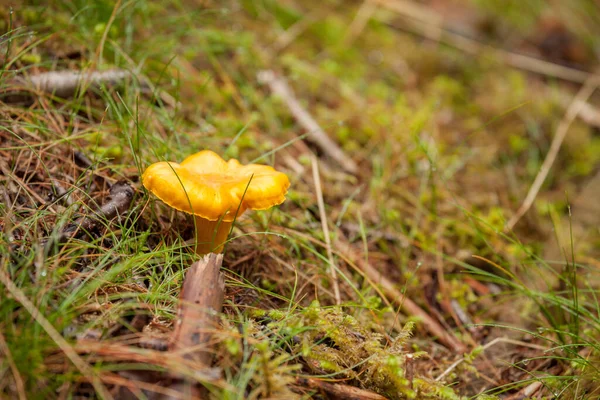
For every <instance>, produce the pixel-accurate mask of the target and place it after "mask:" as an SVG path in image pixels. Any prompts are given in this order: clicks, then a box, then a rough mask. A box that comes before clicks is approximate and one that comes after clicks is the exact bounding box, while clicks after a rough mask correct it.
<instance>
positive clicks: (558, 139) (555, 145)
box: [506, 77, 600, 231]
mask: <svg viewBox="0 0 600 400" xmlns="http://www.w3.org/2000/svg"><path fill="white" fill-rule="evenodd" d="M599 84H600V78H598V77H592V78H590V79H588V80H587V81H586V83H585V84H584V85H583V86H582V87H581V89H580V90H579V92H578V93H577V96H575V98H574V99H573V101H572V102H571V105H570V106H569V108H568V109H567V112H566V113H565V116H564V118H563V119H562V120H561V121H560V124H559V125H558V128H557V130H556V134H555V135H554V138H553V139H552V143H551V144H550V150H548V154H547V155H546V158H545V159H544V162H543V164H542V166H541V168H540V171H539V172H538V174H537V176H536V177H535V180H534V181H533V184H532V185H531V187H530V188H529V192H528V193H527V196H526V197H525V200H523V203H522V204H521V206H520V207H519V209H518V210H517V212H516V213H515V215H513V216H512V217H511V218H510V220H509V221H508V222H507V223H506V230H507V231H510V230H511V229H512V228H514V226H515V225H516V224H517V222H519V220H520V219H521V217H523V215H525V213H526V212H527V211H529V209H530V208H531V206H532V205H533V202H534V201H535V198H536V197H537V194H538V192H539V191H540V188H541V187H542V184H543V183H544V181H545V180H546V177H547V176H548V173H549V172H550V168H552V164H554V160H555V159H556V156H557V155H558V151H559V150H560V147H561V146H562V143H563V140H564V139H565V136H566V135H567V132H568V131H569V127H570V126H571V124H572V123H573V121H574V120H575V118H577V115H578V114H579V112H580V111H581V110H582V109H583V105H584V104H586V101H587V99H588V98H589V97H590V96H591V95H592V94H593V93H594V91H595V90H596V88H597V87H598V85H599Z"/></svg>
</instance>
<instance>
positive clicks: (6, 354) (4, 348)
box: [0, 332, 27, 400]
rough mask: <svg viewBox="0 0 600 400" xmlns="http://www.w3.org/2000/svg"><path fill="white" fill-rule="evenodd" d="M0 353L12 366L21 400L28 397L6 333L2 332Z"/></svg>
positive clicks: (0, 335)
mask: <svg viewBox="0 0 600 400" xmlns="http://www.w3.org/2000/svg"><path fill="white" fill-rule="evenodd" d="M0 354H3V355H4V359H6V362H7V363H8V366H9V367H10V370H11V372H12V374H13V378H14V380H15V386H16V389H17V394H18V396H19V400H25V399H27V395H26V394H25V384H24V383H23V378H22V377H21V374H20V373H19V369H18V368H17V366H16V365H15V361H14V359H13V357H12V355H11V354H10V349H9V348H8V345H7V344H6V340H5V339H4V335H3V334H2V332H0Z"/></svg>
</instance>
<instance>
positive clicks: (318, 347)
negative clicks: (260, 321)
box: [269, 301, 458, 399]
mask: <svg viewBox="0 0 600 400" xmlns="http://www.w3.org/2000/svg"><path fill="white" fill-rule="evenodd" d="M269 316H270V317H272V318H273V319H274V320H277V322H274V323H270V324H269V329H271V330H272V331H273V332H277V333H278V335H279V336H287V337H290V336H289V335H290V334H292V332H293V333H294V334H295V335H296V336H295V337H296V339H295V340H294V341H293V342H294V343H296V344H295V345H293V347H292V353H294V354H298V355H300V356H301V357H302V359H303V360H304V362H305V364H306V366H307V367H308V368H309V369H311V370H313V371H314V372H315V373H319V374H323V373H326V374H335V375H336V377H339V378H346V379H351V380H353V381H355V382H356V384H358V385H359V386H361V387H364V388H367V389H370V390H373V391H375V392H377V393H381V394H383V395H385V396H388V397H389V398H391V399H414V398H433V399H446V398H448V399H450V398H452V397H449V396H450V394H453V393H454V392H453V391H452V390H451V389H446V388H444V387H443V386H442V385H440V384H439V383H435V382H430V381H427V380H425V379H424V378H422V379H420V380H419V381H418V382H419V384H418V385H415V382H416V380H415V381H413V382H411V381H410V380H409V379H408V378H407V376H406V363H407V360H408V359H410V361H412V360H414V359H415V358H417V357H420V356H422V355H423V354H424V353H423V352H417V353H411V352H409V351H408V350H407V349H406V345H407V340H408V338H409V337H410V334H411V331H412V329H413V324H412V323H408V324H407V325H406V326H405V327H404V328H403V329H402V330H401V331H400V332H398V334H397V336H396V338H395V339H394V340H393V341H392V343H389V344H386V342H385V341H384V337H383V336H382V335H381V334H380V333H378V332H376V331H374V330H372V329H369V328H368V327H367V326H366V325H365V324H362V323H360V322H359V321H358V320H357V319H356V318H355V317H354V316H352V315H349V314H346V313H344V312H343V311H341V309H340V308H338V307H332V308H324V307H321V306H320V304H319V303H318V302H316V301H313V302H312V303H311V304H310V306H309V307H306V308H305V309H304V310H302V311H301V312H300V313H298V314H296V315H294V316H289V315H288V316H287V317H286V314H285V313H284V312H281V313H277V312H274V311H270V312H269ZM290 327H292V329H291V331H290ZM298 327H302V329H301V330H299V329H297V328H298ZM455 396H456V395H455ZM454 398H458V396H456V397H454Z"/></svg>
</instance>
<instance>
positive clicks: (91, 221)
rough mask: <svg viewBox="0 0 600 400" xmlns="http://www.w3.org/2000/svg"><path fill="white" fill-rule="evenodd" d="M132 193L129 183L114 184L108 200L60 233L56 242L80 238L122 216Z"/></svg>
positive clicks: (129, 203) (48, 243)
mask: <svg viewBox="0 0 600 400" xmlns="http://www.w3.org/2000/svg"><path fill="white" fill-rule="evenodd" d="M134 193H135V192H134V190H133V188H132V187H131V185H129V183H127V182H124V181H120V182H117V183H115V184H114V185H112V187H111V188H110V197H109V200H108V201H107V202H106V203H104V205H102V207H100V209H98V211H96V212H95V213H93V214H92V215H86V216H83V217H81V218H79V219H78V220H77V221H76V222H75V223H73V224H70V225H69V226H67V227H66V228H65V229H64V230H63V231H62V232H61V234H60V236H59V239H58V242H59V243H62V242H64V241H66V240H68V239H70V238H73V237H80V236H81V235H83V234H85V233H87V232H90V231H91V230H93V229H94V228H96V227H97V226H98V225H99V224H100V223H101V222H102V221H110V220H111V219H113V218H115V217H117V216H119V215H122V214H124V213H125V212H126V211H127V210H129V206H130V205H131V201H132V200H133V195H134ZM51 242H52V240H49V241H48V242H47V243H46V245H47V246H48V245H51V244H52V243H51Z"/></svg>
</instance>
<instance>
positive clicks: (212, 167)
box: [142, 150, 290, 221]
mask: <svg viewBox="0 0 600 400" xmlns="http://www.w3.org/2000/svg"><path fill="white" fill-rule="evenodd" d="M142 183H143V185H144V186H145V187H146V189H148V190H149V191H151V192H152V193H154V195H156V196H157V197H158V198H159V199H161V200H162V201H163V202H165V203H166V204H168V205H169V206H171V207H173V208H175V209H177V210H180V211H183V212H186V213H189V214H193V215H197V216H200V217H202V218H206V219H208V220H211V221H216V220H219V219H222V220H223V221H232V220H233V219H234V218H235V217H236V213H237V215H238V216H239V215H242V214H243V213H244V211H246V209H248V208H250V209H252V210H266V209H268V208H271V207H272V206H275V205H278V204H281V203H283V202H284V201H285V195H286V193H287V190H288V188H289V186H290V181H289V179H288V177H287V175H285V174H284V173H282V172H278V171H276V170H275V169H274V168H272V167H270V166H268V165H259V164H248V165H242V164H240V163H239V162H238V160H235V159H231V160H229V161H225V160H223V159H222V158H221V157H219V155H217V154H216V153H214V152H212V151H210V150H202V151H200V152H199V153H196V154H193V155H191V156H189V157H187V158H186V159H185V160H183V162H181V163H180V164H177V163H174V162H166V161H163V162H158V163H155V164H152V165H150V166H149V167H148V168H147V169H146V171H144V173H143V174H142Z"/></svg>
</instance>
